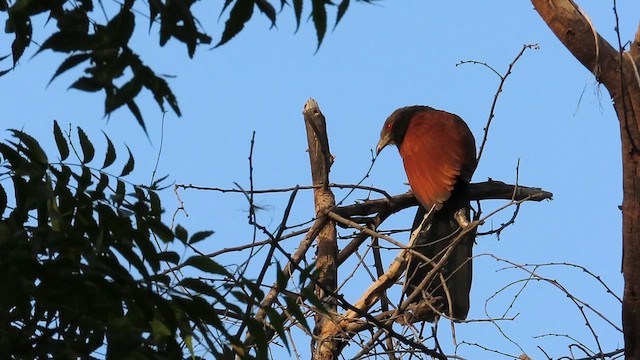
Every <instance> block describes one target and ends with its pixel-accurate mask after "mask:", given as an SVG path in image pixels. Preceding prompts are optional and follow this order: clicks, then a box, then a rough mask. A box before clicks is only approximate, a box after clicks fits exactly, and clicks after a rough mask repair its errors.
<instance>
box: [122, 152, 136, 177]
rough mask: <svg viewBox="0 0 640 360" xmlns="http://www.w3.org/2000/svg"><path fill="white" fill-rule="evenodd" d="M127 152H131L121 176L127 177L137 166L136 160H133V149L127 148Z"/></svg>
mask: <svg viewBox="0 0 640 360" xmlns="http://www.w3.org/2000/svg"><path fill="white" fill-rule="evenodd" d="M127 151H128V152H129V160H127V163H126V164H125V165H124V167H123V168H122V173H120V176H127V175H129V174H130V173H131V172H132V171H133V167H134V166H135V160H134V159H133V154H131V149H129V147H128V146H127Z"/></svg>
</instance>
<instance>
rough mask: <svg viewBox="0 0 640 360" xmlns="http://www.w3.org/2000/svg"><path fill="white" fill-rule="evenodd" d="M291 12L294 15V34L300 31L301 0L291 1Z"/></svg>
mask: <svg viewBox="0 0 640 360" xmlns="http://www.w3.org/2000/svg"><path fill="white" fill-rule="evenodd" d="M292 2H293V12H294V13H295V15H296V32H298V29H300V19H301V17H302V0H293V1H292Z"/></svg>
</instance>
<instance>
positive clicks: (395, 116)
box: [376, 106, 433, 154]
mask: <svg viewBox="0 0 640 360" xmlns="http://www.w3.org/2000/svg"><path fill="white" fill-rule="evenodd" d="M431 110H433V108H430V107H428V106H407V107H403V108H400V109H398V110H396V111H394V112H393V113H392V114H391V115H389V117H388V118H387V120H386V121H385V122H384V125H383V126H382V131H381V132H380V140H379V141H378V145H377V146H376V154H380V152H381V151H382V149H384V148H385V147H386V146H387V145H395V146H397V147H400V145H402V140H403V139H404V134H405V133H406V132H407V128H408V127H409V120H411V118H412V117H413V115H415V114H416V113H417V112H420V111H431Z"/></svg>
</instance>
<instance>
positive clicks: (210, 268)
mask: <svg viewBox="0 0 640 360" xmlns="http://www.w3.org/2000/svg"><path fill="white" fill-rule="evenodd" d="M184 264H185V265H189V266H193V267H194V268H196V269H200V270H202V271H204V272H207V273H210V274H219V275H224V276H230V274H229V272H228V271H227V269H225V268H224V266H222V265H220V264H218V263H217V262H215V261H213V260H211V259H210V258H209V257H207V256H204V255H194V256H192V257H190V258H188V259H187V261H185V262H184Z"/></svg>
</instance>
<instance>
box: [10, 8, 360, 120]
mask: <svg viewBox="0 0 640 360" xmlns="http://www.w3.org/2000/svg"><path fill="white" fill-rule="evenodd" d="M362 1H364V2H369V1H370V0H362ZM195 2H196V1H195V0H186V1H185V0H164V1H163V0H149V1H146V2H142V1H137V2H136V1H135V0H126V1H124V2H123V4H122V6H121V8H120V9H119V11H118V12H117V13H116V14H115V15H113V16H111V17H110V19H109V20H108V21H107V22H101V21H100V20H97V19H103V18H104V15H105V14H103V12H102V7H103V4H102V2H101V1H98V2H97V3H98V8H99V9H94V6H95V5H96V4H95V2H94V1H92V0H81V1H69V0H57V1H53V0H47V1H40V0H16V1H8V0H0V13H1V14H2V15H3V17H4V18H5V33H7V34H13V41H12V44H11V50H10V52H11V56H9V55H7V56H4V57H0V61H2V60H5V59H8V58H9V57H11V58H12V60H13V65H12V66H11V67H9V68H8V69H4V70H0V76H2V75H4V74H6V73H8V72H9V71H11V69H12V68H13V67H14V66H15V65H16V63H17V62H18V61H19V60H20V58H21V57H22V56H23V54H24V52H25V50H26V49H27V47H29V46H30V45H32V44H34V43H36V44H40V47H39V49H38V50H37V52H36V53H40V52H41V51H44V50H51V51H55V52H62V53H67V54H69V56H68V57H67V58H66V59H65V60H64V61H63V62H62V64H60V66H59V67H58V69H57V70H56V71H55V72H54V73H53V76H52V78H51V81H53V80H54V79H55V78H56V77H58V76H59V75H61V74H63V73H64V72H66V71H68V70H70V69H72V68H74V67H76V66H78V65H80V64H83V63H86V67H85V68H84V73H85V75H84V76H81V77H80V78H78V79H77V80H76V81H75V82H73V83H72V84H71V86H70V87H71V88H74V89H77V90H81V91H86V92H99V91H102V92H104V96H105V106H104V111H105V114H107V115H108V114H110V113H112V112H113V111H115V110H116V109H118V108H120V107H122V106H125V105H126V107H127V108H128V109H129V111H130V112H131V113H132V114H133V115H134V117H135V118H136V120H137V122H138V124H139V125H140V126H141V127H142V128H143V129H145V131H146V127H145V122H144V119H143V116H142V113H141V112H140V109H139V107H138V105H137V103H136V102H135V99H136V97H137V96H138V94H139V93H140V91H141V90H142V89H143V88H144V89H146V90H148V91H150V92H151V93H152V94H153V97H154V99H155V100H156V102H157V103H158V106H159V107H160V109H161V110H162V111H164V110H165V104H168V105H169V107H170V108H171V109H172V110H173V111H174V112H175V113H176V114H177V115H180V113H181V112H180V107H179V106H178V101H177V99H176V96H175V95H174V94H173V91H172V90H171V88H170V87H169V84H168V83H167V81H166V80H165V79H164V78H163V77H161V76H158V75H157V74H156V73H155V72H154V71H153V70H152V69H151V68H150V67H148V66H146V65H145V64H144V62H143V61H142V59H141V57H140V56H139V55H138V54H136V53H135V52H134V51H133V50H132V49H131V48H130V47H129V42H130V40H131V36H132V34H133V32H134V29H135V27H136V19H139V18H143V19H148V20H149V29H150V30H151V29H152V28H154V25H155V26H156V27H159V29H158V31H159V40H160V41H159V44H160V46H164V45H165V44H166V43H167V42H168V41H169V40H170V39H175V40H177V41H179V42H181V43H183V44H184V45H185V46H186V48H187V53H188V55H189V56H190V57H193V56H194V54H195V52H196V47H198V46H199V45H203V44H205V45H207V44H211V42H212V38H211V36H209V35H207V34H206V33H204V32H203V30H202V29H201V28H200V26H199V22H198V20H197V18H196V17H195V16H194V14H193V13H192V10H191V7H192V6H193V5H194V3H195ZM303 3H304V1H303V0H291V3H289V2H287V1H286V0H280V1H275V0H274V1H271V2H270V1H268V0H225V2H224V4H223V9H222V13H223V14H224V13H226V12H227V10H228V16H227V20H226V22H225V28H224V30H223V32H222V34H221V38H220V40H219V41H218V43H217V45H216V47H217V46H220V45H223V44H225V43H227V42H228V41H229V40H231V39H232V38H234V37H235V36H236V35H238V34H239V33H240V32H241V31H242V29H243V28H244V25H245V24H246V23H247V22H248V21H249V20H250V19H251V18H252V16H253V14H254V8H257V9H258V10H259V11H260V13H261V14H262V15H264V16H265V17H266V18H267V19H268V20H269V21H270V23H271V27H274V26H275V25H276V20H277V18H276V16H277V14H278V13H279V12H280V11H281V10H283V8H284V7H285V6H291V7H292V8H293V14H294V16H295V20H296V24H297V26H298V27H299V26H300V22H301V19H302V12H303ZM309 3H310V5H311V6H308V7H307V8H308V9H310V14H309V16H310V18H311V19H312V20H313V25H314V26H315V28H316V34H317V44H318V47H320V44H321V43H322V40H323V39H324V36H325V34H326V30H327V7H329V6H334V5H336V4H334V3H333V2H331V1H329V0H310V1H309ZM134 5H138V6H137V8H135V9H134ZM141 6H144V9H141V8H140V7H141ZM348 7H349V0H342V1H340V3H339V4H338V6H336V22H335V25H337V24H338V23H339V22H340V20H341V19H342V18H343V16H344V14H345V12H346V10H347V8H348ZM37 15H42V16H47V17H48V20H49V21H51V22H53V23H55V25H56V26H57V31H55V32H54V33H53V34H51V35H50V36H49V37H48V38H47V39H45V40H44V41H43V40H42V39H34V38H33V26H32V21H31V20H32V17H34V16H37ZM34 40H35V41H34ZM3 50H4V51H7V52H9V49H3ZM4 51H3V52H4ZM125 74H126V75H125ZM125 76H126V77H125ZM123 77H125V79H124V81H122V80H123V79H122V78H123ZM127 77H128V78H127ZM116 80H119V81H118V82H117V83H119V84H123V85H116Z"/></svg>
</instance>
